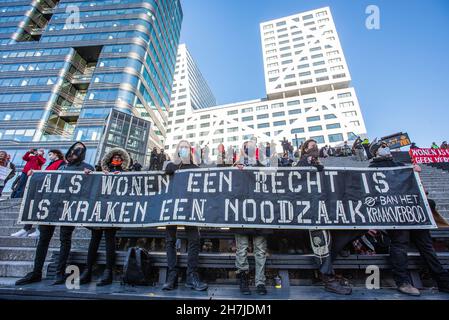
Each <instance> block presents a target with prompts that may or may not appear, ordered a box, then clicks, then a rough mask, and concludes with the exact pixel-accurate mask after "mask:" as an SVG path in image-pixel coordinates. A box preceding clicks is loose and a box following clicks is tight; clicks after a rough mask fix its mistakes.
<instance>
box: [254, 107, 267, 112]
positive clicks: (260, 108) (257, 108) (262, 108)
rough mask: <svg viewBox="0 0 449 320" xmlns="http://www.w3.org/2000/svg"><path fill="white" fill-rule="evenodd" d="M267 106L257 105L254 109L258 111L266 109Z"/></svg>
mask: <svg viewBox="0 0 449 320" xmlns="http://www.w3.org/2000/svg"><path fill="white" fill-rule="evenodd" d="M267 109H268V106H258V107H256V111H260V110H267Z"/></svg>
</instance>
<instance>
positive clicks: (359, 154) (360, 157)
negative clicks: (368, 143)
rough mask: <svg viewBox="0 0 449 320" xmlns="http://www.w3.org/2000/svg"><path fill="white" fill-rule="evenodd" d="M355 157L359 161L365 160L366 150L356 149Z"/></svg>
mask: <svg viewBox="0 0 449 320" xmlns="http://www.w3.org/2000/svg"><path fill="white" fill-rule="evenodd" d="M355 157H356V159H357V160H358V161H364V160H365V150H364V149H355Z"/></svg>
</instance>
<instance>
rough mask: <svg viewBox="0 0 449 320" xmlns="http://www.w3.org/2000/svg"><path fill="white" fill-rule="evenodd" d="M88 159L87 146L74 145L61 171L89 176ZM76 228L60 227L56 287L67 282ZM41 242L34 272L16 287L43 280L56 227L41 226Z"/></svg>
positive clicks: (77, 143) (78, 143)
mask: <svg viewBox="0 0 449 320" xmlns="http://www.w3.org/2000/svg"><path fill="white" fill-rule="evenodd" d="M85 157H86V146H85V145H84V143H82V142H76V143H74V144H73V145H72V146H71V147H70V148H69V150H68V151H67V153H66V155H65V158H66V160H67V162H66V163H65V164H63V165H62V166H60V167H59V169H58V170H61V171H81V172H84V173H85V174H89V173H91V172H92V171H94V167H93V166H91V165H90V164H88V163H86V162H84V159H85ZM74 229H75V227H72V226H61V227H60V235H59V238H60V242H61V245H60V248H59V257H58V261H57V266H56V279H55V281H54V283H53V284H54V285H58V284H63V283H64V281H65V268H66V264H67V259H68V258H69V254H70V249H71V246H72V233H73V230H74ZM39 230H40V236H39V242H38V244H37V248H36V255H35V257H34V267H33V271H32V272H30V273H28V274H27V275H26V276H25V277H23V278H22V279H19V280H17V281H16V286H20V285H26V284H30V283H34V282H39V281H41V280H42V269H43V267H44V263H45V257H46V256H47V252H48V246H49V245H50V240H51V238H52V237H53V233H54V232H55V226H52V225H41V226H40V228H39Z"/></svg>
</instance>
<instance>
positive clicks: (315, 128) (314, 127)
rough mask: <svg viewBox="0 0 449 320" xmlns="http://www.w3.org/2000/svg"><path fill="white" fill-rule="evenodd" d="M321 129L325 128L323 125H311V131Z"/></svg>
mask: <svg viewBox="0 0 449 320" xmlns="http://www.w3.org/2000/svg"><path fill="white" fill-rule="evenodd" d="M321 130H323V127H322V126H312V127H309V131H321Z"/></svg>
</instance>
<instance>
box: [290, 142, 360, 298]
mask: <svg viewBox="0 0 449 320" xmlns="http://www.w3.org/2000/svg"><path fill="white" fill-rule="evenodd" d="M297 166H298V167H315V168H317V170H318V171H323V169H324V166H323V165H322V164H321V163H320V160H319V150H318V146H317V143H316V141H315V140H313V139H310V140H307V141H305V142H304V144H303V145H302V149H301V159H300V160H299V162H298V163H297ZM362 234H363V232H362V231H360V230H354V231H353V230H333V231H328V230H310V232H309V235H310V242H311V246H312V250H313V252H314V255H315V259H316V261H317V264H318V265H319V271H320V274H321V278H322V280H323V282H324V288H325V290H326V291H329V292H333V293H337V294H345V295H348V294H351V293H352V289H351V287H350V285H349V283H348V282H347V280H345V279H343V280H342V279H339V278H337V277H336V276H335V271H334V268H333V261H334V260H335V259H336V258H337V256H338V254H339V252H340V251H341V250H342V249H343V248H344V247H345V246H346V245H347V244H348V243H350V242H351V241H353V240H354V239H356V238H357V237H358V236H360V235H362Z"/></svg>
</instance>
